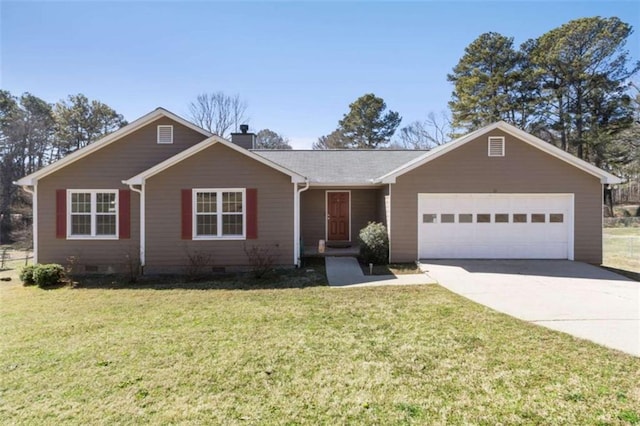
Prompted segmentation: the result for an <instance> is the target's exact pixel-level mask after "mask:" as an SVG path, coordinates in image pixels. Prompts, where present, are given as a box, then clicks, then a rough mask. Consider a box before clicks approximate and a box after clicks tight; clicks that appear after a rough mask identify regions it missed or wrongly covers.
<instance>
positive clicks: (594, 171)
mask: <svg viewBox="0 0 640 426" xmlns="http://www.w3.org/2000/svg"><path fill="white" fill-rule="evenodd" d="M495 129H500V130H502V131H504V132H505V133H509V134H510V135H512V136H515V137H516V138H518V139H520V140H522V141H523V142H526V143H528V144H529V145H532V146H534V147H536V148H538V149H539V150H541V151H543V152H545V153H547V154H549V155H552V156H554V157H556V158H558V159H560V160H562V161H565V162H567V163H569V164H571V165H573V166H574V167H576V168H578V169H580V170H582V171H584V172H586V173H589V174H591V175H593V176H595V177H598V178H600V182H601V183H603V184H615V183H620V182H622V180H621V179H620V178H618V177H617V176H614V175H612V174H611V173H608V172H606V171H604V170H602V169H599V168H598V167H595V166H593V165H591V164H589V163H587V162H586V161H584V160H581V159H579V158H577V157H575V156H573V155H571V154H569V153H567V152H564V151H563V150H561V149H560V148H558V147H555V146H553V145H552V144H550V143H548V142H546V141H543V140H542V139H540V138H538V137H536V136H533V135H531V134H529V133H527V132H525V131H523V130H520V129H518V128H517V127H515V126H512V125H510V124H508V123H505V122H504V121H499V122H497V123H493V124H491V125H489V126H486V127H483V128H482V129H478V130H476V131H475V132H471V133H469V134H468V135H465V136H462V137H461V138H459V139H456V140H455V141H453V142H450V143H448V144H445V145H441V146H440V147H438V148H435V149H433V150H432V151H430V152H427V153H425V154H424V155H422V156H420V157H418V158H416V159H415V160H412V161H410V162H408V163H406V164H405V165H403V166H400V167H399V168H397V169H395V170H393V171H391V172H389V173H387V174H386V175H384V176H381V177H380V178H378V179H376V181H379V182H380V183H396V178H397V177H398V176H401V175H403V174H405V173H407V172H410V171H411V170H413V169H415V168H417V167H420V166H422V165H423V164H426V163H428V162H429V161H432V160H435V159H436V158H438V157H441V156H442V155H445V154H446V153H448V152H450V151H452V150H454V149H456V148H458V147H460V146H462V145H464V144H466V143H467V142H470V141H471V140H473V139H476V138H478V137H480V136H482V135H484V134H487V133H489V132H491V131H492V130H495Z"/></svg>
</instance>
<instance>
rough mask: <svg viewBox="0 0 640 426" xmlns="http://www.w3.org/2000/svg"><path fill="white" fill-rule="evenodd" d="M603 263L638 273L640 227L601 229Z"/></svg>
mask: <svg viewBox="0 0 640 426" xmlns="http://www.w3.org/2000/svg"><path fill="white" fill-rule="evenodd" d="M603 256H604V259H603V265H604V266H607V267H610V268H614V269H620V270H623V271H630V272H634V273H636V274H640V227H627V228H604V229H603Z"/></svg>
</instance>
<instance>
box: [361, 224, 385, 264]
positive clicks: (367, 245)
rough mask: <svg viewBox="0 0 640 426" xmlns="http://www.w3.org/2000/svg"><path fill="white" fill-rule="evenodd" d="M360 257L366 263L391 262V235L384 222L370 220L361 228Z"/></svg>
mask: <svg viewBox="0 0 640 426" xmlns="http://www.w3.org/2000/svg"><path fill="white" fill-rule="evenodd" d="M359 240H360V257H361V258H362V260H363V261H364V262H365V263H375V264H379V265H380V264H387V263H388V262H389V236H388V234H387V228H386V227H385V226H384V225H383V224H382V223H376V222H369V224H368V225H367V226H365V227H364V228H362V229H361V230H360V234H359Z"/></svg>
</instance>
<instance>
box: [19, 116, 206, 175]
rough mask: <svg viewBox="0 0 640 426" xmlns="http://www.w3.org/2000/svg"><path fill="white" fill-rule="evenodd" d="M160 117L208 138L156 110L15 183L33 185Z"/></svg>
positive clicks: (188, 123) (175, 117)
mask: <svg viewBox="0 0 640 426" xmlns="http://www.w3.org/2000/svg"><path fill="white" fill-rule="evenodd" d="M161 117H167V118H169V119H171V120H174V121H176V122H178V123H180V124H182V125H183V126H186V127H188V128H190V129H192V130H195V131H196V132H198V133H200V134H202V135H204V136H206V137H210V136H211V133H209V132H208V131H206V130H204V129H202V128H200V127H198V126H196V125H195V124H193V123H190V122H188V121H187V120H185V119H183V118H181V117H178V116H177V115H175V114H174V113H172V112H170V111H167V110H166V109H164V108H156V109H155V110H153V111H151V112H150V113H148V114H145V115H143V116H142V117H140V118H138V119H137V120H134V121H132V122H131V123H129V124H127V125H126V126H124V127H122V128H121V129H118V130H116V131H115V132H113V133H110V134H108V135H107V136H105V137H103V138H101V139H100V140H98V141H96V142H94V143H92V144H89V145H87V146H85V147H84V148H80V149H79V150H77V151H74V152H72V153H71V154H69V155H67V156H65V157H63V158H61V159H60V160H58V161H56V162H55V163H52V164H49V165H48V166H46V167H43V168H42V169H40V170H38V171H36V172H34V173H31V174H30V175H27V176H25V177H23V178H21V179H19V180H17V181H16V182H15V184H16V185H30V186H31V185H34V184H35V182H36V181H37V180H38V179H41V178H43V177H45V176H47V175H50V174H51V173H53V172H56V171H58V170H60V169H62V168H64V167H66V166H68V165H69V164H71V163H74V162H75V161H78V160H80V159H81V158H84V157H86V156H87V155H89V154H91V153H93V152H95V151H98V150H99V149H101V148H104V147H105V146H107V145H109V144H111V143H112V142H115V141H117V140H118V139H121V138H123V137H125V136H127V135H129V134H131V133H133V132H135V131H136V130H138V129H140V128H141V127H143V126H145V125H147V124H149V123H151V122H153V121H156V120H157V119H159V118H161Z"/></svg>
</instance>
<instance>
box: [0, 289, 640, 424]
mask: <svg viewBox="0 0 640 426" xmlns="http://www.w3.org/2000/svg"><path fill="white" fill-rule="evenodd" d="M177 287H179V286H173V287H172V286H163V287H147V288H136V287H135V286H133V287H128V288H119V289H116V288H112V289H95V288H83V289H70V288H62V289H57V290H49V291H46V290H41V289H38V288H33V287H22V286H20V285H18V284H16V283H15V281H13V282H11V283H0V301H1V303H0V318H1V319H2V320H1V321H0V333H1V334H0V335H1V339H0V345H1V348H2V353H1V358H0V418H2V419H4V422H5V423H7V424H13V423H24V424H56V423H65V424H114V423H115V424H123V423H126V424H131V423H152V424H176V423H180V424H470V423H471V424H498V423H501V424H633V423H634V422H635V423H639V422H640V408H639V407H640V359H638V358H634V357H632V356H628V355H624V354H622V353H619V352H616V351H613V350H609V349H606V348H603V347H600V346H598V345H595V344H592V343H589V342H586V341H581V340H578V339H575V338H572V337H570V336H568V335H564V334H561V333H558V332H554V331H551V330H547V329H545V328H542V327H538V326H534V325H530V324H528V323H524V322H522V321H519V320H516V319H512V318H509V317H507V316H505V315H502V314H498V313H496V312H493V311H491V310H489V309H486V308H484V307H482V306H479V305H476V304H474V303H471V302H469V301H467V300H465V299H463V298H461V297H458V296H456V295H454V294H452V293H450V292H448V291H446V290H444V289H443V288H441V287H438V286H410V287H371V288H353V289H332V288H327V287H323V286H320V287H303V288H289V289H257V290H212V289H206V286H203V287H201V288H177ZM186 287H189V286H186Z"/></svg>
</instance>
